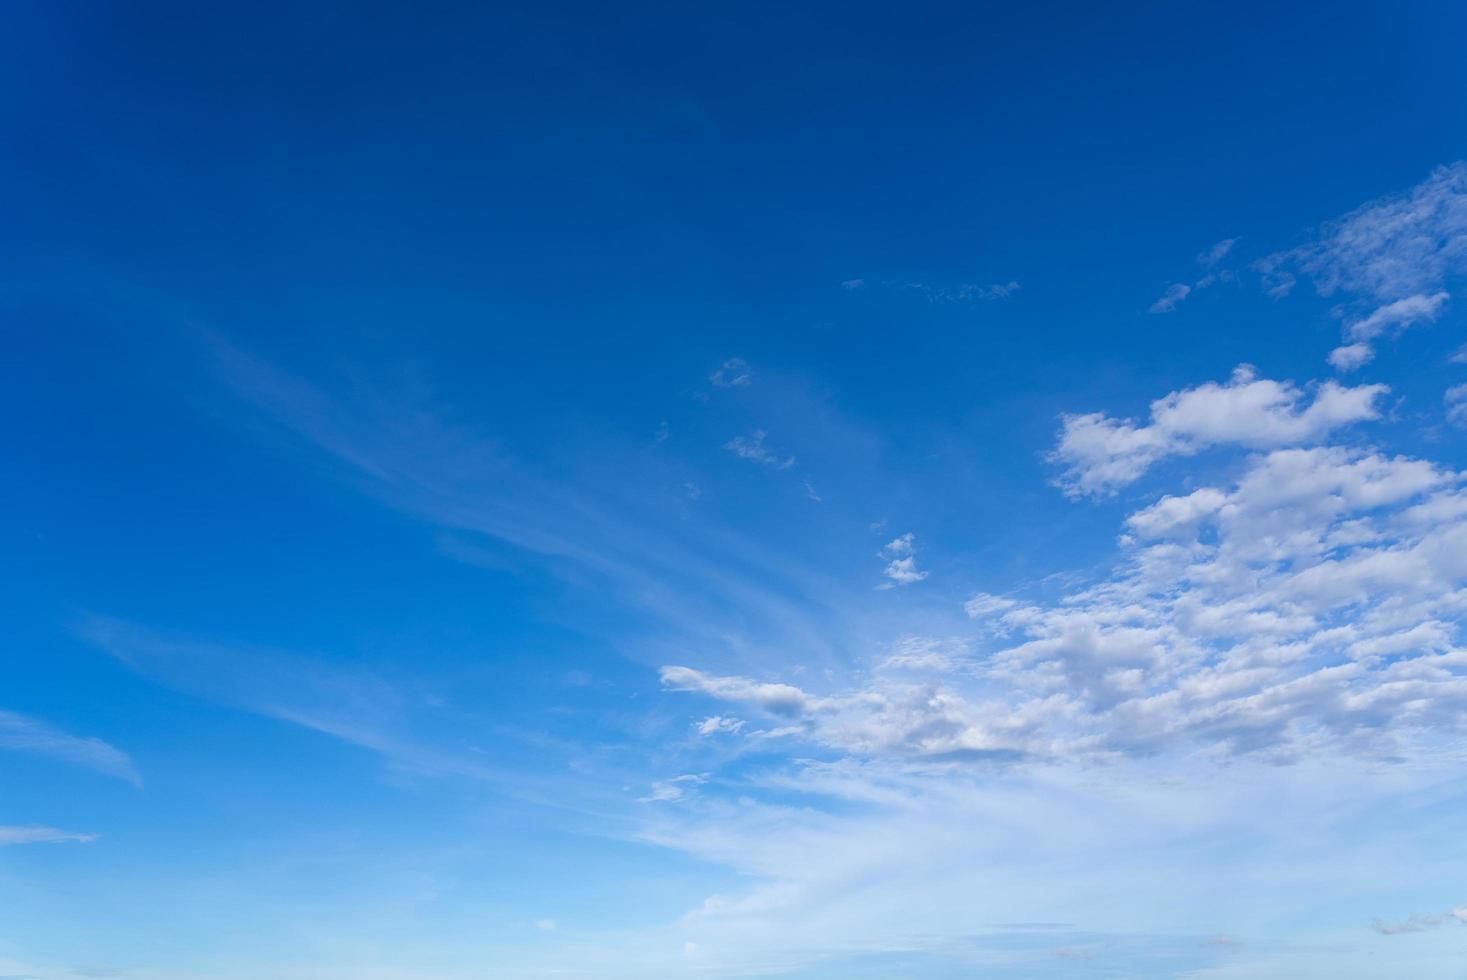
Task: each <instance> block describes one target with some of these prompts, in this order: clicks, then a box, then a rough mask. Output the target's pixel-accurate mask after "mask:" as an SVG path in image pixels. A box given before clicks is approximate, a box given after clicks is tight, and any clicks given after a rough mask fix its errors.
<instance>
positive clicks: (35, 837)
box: [0, 827, 97, 847]
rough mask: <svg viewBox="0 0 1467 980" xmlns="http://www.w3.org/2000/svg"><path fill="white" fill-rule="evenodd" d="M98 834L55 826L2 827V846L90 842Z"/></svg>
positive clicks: (0, 834)
mask: <svg viewBox="0 0 1467 980" xmlns="http://www.w3.org/2000/svg"><path fill="white" fill-rule="evenodd" d="M96 839H97V835H96V834H75V833H72V832H70V831H67V830H57V829H56V828H55V827H0V847H5V846H8V845H12V844H65V843H76V844H90V843H91V842H92V841H94V840H96Z"/></svg>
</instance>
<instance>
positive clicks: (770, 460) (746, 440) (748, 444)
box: [723, 429, 795, 470]
mask: <svg viewBox="0 0 1467 980" xmlns="http://www.w3.org/2000/svg"><path fill="white" fill-rule="evenodd" d="M767 435H768V433H767V432H765V431H764V430H763V429H755V430H754V432H753V433H752V434H750V435H747V436H734V437H733V438H732V439H730V440H729V441H728V442H726V443H724V444H723V448H724V449H727V450H728V451H729V452H731V453H733V454H734V455H735V456H737V457H738V458H739V459H747V460H749V461H750V462H754V463H759V464H760V465H762V466H768V467H770V468H771V469H776V470H787V469H789V468H790V467H791V466H794V465H795V458H794V457H793V456H781V455H779V454H778V453H776V452H773V451H772V450H770V449H769V448H768V447H767V446H765V445H764V439H765V437H766V436H767Z"/></svg>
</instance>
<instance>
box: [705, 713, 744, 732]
mask: <svg viewBox="0 0 1467 980" xmlns="http://www.w3.org/2000/svg"><path fill="white" fill-rule="evenodd" d="M743 728H744V722H743V720H742V719H739V718H725V717H723V716H722V715H712V716H710V717H708V718H704V719H703V720H702V721H700V722H698V724H697V729H698V734H699V735H737V734H738V733H739V732H740V731H742V730H743Z"/></svg>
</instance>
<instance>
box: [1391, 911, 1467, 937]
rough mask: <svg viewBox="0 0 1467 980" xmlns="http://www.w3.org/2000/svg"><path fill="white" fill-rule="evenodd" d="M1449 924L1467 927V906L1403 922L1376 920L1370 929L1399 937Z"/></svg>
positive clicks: (1416, 916) (1414, 916) (1415, 916)
mask: <svg viewBox="0 0 1467 980" xmlns="http://www.w3.org/2000/svg"><path fill="white" fill-rule="evenodd" d="M1449 923H1455V924H1458V925H1467V905H1464V906H1461V907H1460V908H1455V909H1452V910H1451V911H1450V912H1443V913H1442V914H1440V915H1413V916H1411V917H1410V918H1409V919H1405V920H1403V921H1401V922H1386V921H1385V920H1383V919H1376V920H1374V921H1373V922H1371V923H1370V928H1372V929H1374V930H1375V931H1376V932H1378V933H1380V934H1381V935H1383V936H1399V935H1403V934H1405V933H1410V932H1428V931H1430V930H1432V929H1438V928H1440V927H1442V926H1444V925H1447V924H1449Z"/></svg>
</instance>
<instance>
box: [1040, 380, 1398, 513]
mask: <svg viewBox="0 0 1467 980" xmlns="http://www.w3.org/2000/svg"><path fill="white" fill-rule="evenodd" d="M1388 390H1389V389H1388V388H1386V386H1384V385H1362V386H1360V387H1356V388H1345V387H1341V386H1339V385H1337V384H1335V383H1334V382H1329V381H1327V382H1325V383H1324V384H1322V385H1320V386H1319V387H1318V388H1317V389H1315V390H1314V393H1313V394H1314V397H1313V399H1312V400H1309V401H1308V402H1307V404H1306V403H1305V401H1306V396H1305V392H1304V391H1303V390H1301V389H1300V388H1298V387H1297V386H1295V385H1294V384H1293V383H1292V382H1288V381H1282V382H1281V381H1271V380H1268V379H1265V378H1258V377H1257V376H1256V375H1255V374H1254V372H1253V369H1252V368H1251V367H1249V366H1247V365H1244V366H1242V367H1239V368H1238V369H1237V370H1236V371H1235V372H1233V377H1232V379H1231V380H1230V381H1229V382H1228V383H1227V384H1223V385H1219V384H1216V383H1213V382H1209V383H1207V384H1204V385H1199V386H1198V387H1196V388H1188V389H1185V390H1183V391H1174V392H1172V393H1171V394H1169V395H1167V396H1166V397H1164V398H1159V399H1157V400H1156V401H1154V402H1152V403H1151V420H1150V424H1149V425H1137V424H1136V423H1135V422H1134V421H1132V420H1129V419H1125V420H1121V419H1114V418H1111V417H1110V416H1108V415H1104V414H1102V413H1098V412H1096V413H1090V414H1085V415H1066V416H1064V417H1063V424H1062V428H1061V431H1060V439H1059V444H1058V446H1056V448H1055V450H1054V451H1053V452H1052V453H1051V455H1050V458H1051V460H1052V461H1054V462H1056V463H1060V464H1062V465H1064V466H1065V471H1064V473H1063V474H1062V475H1061V476H1060V478H1059V484H1060V486H1061V487H1062V488H1063V489H1064V490H1065V492H1066V493H1068V494H1070V495H1071V496H1080V495H1083V494H1100V493H1106V492H1111V491H1113V490H1114V489H1115V488H1117V487H1120V486H1124V485H1126V484H1128V483H1132V482H1134V481H1135V480H1137V479H1139V478H1140V477H1141V475H1142V474H1143V473H1145V472H1146V470H1147V469H1149V468H1150V467H1151V465H1152V464H1153V463H1155V462H1157V461H1158V460H1160V459H1163V458H1165V457H1167V456H1189V455H1192V454H1194V453H1197V452H1200V451H1201V450H1203V449H1206V448H1208V447H1210V446H1217V445H1229V444H1232V445H1239V446H1245V447H1248V448H1256V449H1263V448H1270V447H1275V446H1287V445H1305V444H1309V443H1314V442H1318V441H1320V440H1321V439H1323V438H1324V437H1325V436H1327V435H1329V434H1330V433H1331V432H1333V431H1334V430H1335V429H1338V428H1340V427H1342V426H1346V425H1350V424H1352V423H1355V422H1360V421H1366V420H1369V419H1374V418H1377V417H1378V416H1379V413H1378V411H1377V410H1376V408H1375V401H1376V399H1377V398H1378V397H1379V396H1380V395H1382V394H1384V393H1385V392H1387V391H1388Z"/></svg>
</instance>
